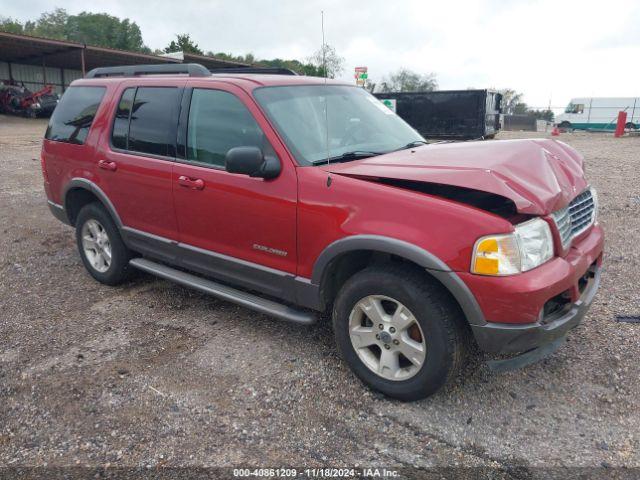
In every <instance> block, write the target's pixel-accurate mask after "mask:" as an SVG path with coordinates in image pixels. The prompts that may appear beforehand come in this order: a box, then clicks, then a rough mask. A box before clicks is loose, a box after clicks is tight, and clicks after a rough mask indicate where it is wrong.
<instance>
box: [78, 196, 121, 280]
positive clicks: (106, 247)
mask: <svg viewBox="0 0 640 480" xmlns="http://www.w3.org/2000/svg"><path fill="white" fill-rule="evenodd" d="M76 242H77V244H78V250H79V252H80V257H81V258H82V263H84V266H85V268H86V269H87V271H88V272H89V273H90V274H91V276H92V277H93V278H95V279H96V280H98V281H99V282H101V283H104V284H107V285H118V284H120V283H122V282H123V281H125V280H126V279H127V277H128V276H129V273H130V267H129V260H130V258H131V252H130V251H129V249H128V248H127V247H126V245H125V244H124V242H123V241H122V238H121V237H120V233H119V232H118V228H117V226H116V225H115V223H114V221H113V219H112V218H111V216H110V215H109V213H108V212H107V211H106V210H105V209H104V207H103V206H102V205H100V204H98V203H90V204H88V205H85V206H84V207H82V209H81V210H80V212H79V213H78V218H77V220H76Z"/></svg>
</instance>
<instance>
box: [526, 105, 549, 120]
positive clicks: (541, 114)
mask: <svg viewBox="0 0 640 480" xmlns="http://www.w3.org/2000/svg"><path fill="white" fill-rule="evenodd" d="M527 115H531V116H533V117H536V118H537V119H538V120H546V121H547V122H553V119H554V117H555V115H554V113H553V111H552V110H549V109H548V108H546V109H544V110H528V111H527Z"/></svg>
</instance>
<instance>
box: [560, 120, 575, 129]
mask: <svg viewBox="0 0 640 480" xmlns="http://www.w3.org/2000/svg"><path fill="white" fill-rule="evenodd" d="M558 127H559V128H562V129H563V130H572V127H571V122H567V121H566V120H565V121H562V122H560V124H559V125H558Z"/></svg>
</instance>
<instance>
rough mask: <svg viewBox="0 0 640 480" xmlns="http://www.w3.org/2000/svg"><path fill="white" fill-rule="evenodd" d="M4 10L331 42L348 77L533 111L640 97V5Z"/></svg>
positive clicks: (246, 42)
mask: <svg viewBox="0 0 640 480" xmlns="http://www.w3.org/2000/svg"><path fill="white" fill-rule="evenodd" d="M95 5H96V6H95V7H93V6H92V5H91V4H89V3H87V2H86V0H66V1H63V0H57V1H56V2H51V1H50V0H25V1H20V2H18V1H15V0H0V12H1V13H0V15H2V16H9V17H13V18H16V19H19V20H21V21H24V20H28V19H34V17H37V16H39V14H40V13H41V12H44V11H49V10H52V9H53V8H54V7H55V6H58V7H62V8H65V9H67V11H68V12H69V13H70V14H74V13H79V12H80V11H83V10H89V11H93V12H106V13H109V14H112V15H116V16H118V17H121V18H130V19H131V20H132V21H135V22H136V23H137V24H138V25H139V26H140V28H141V30H142V34H143V38H144V40H145V43H146V44H147V45H148V46H149V47H151V48H164V47H165V46H167V44H168V43H169V42H170V41H171V39H172V38H173V37H174V35H175V34H176V33H189V34H190V35H191V38H192V39H193V40H195V42H196V43H197V44H198V45H199V46H200V48H201V49H202V50H204V51H209V50H212V51H215V52H220V51H222V52H227V53H233V54H246V53H253V54H254V55H255V56H256V57H258V58H275V57H280V58H296V59H299V60H304V59H306V58H307V57H308V56H310V55H311V54H312V53H313V51H315V50H317V49H318V48H320V46H321V44H322V32H321V14H320V12H321V11H324V24H325V40H326V42H327V43H328V44H329V45H332V46H333V47H335V49H336V50H337V52H338V54H339V55H341V56H342V57H344V58H345V70H344V72H343V73H342V75H341V78H343V79H345V80H350V81H352V80H353V69H354V67H356V66H367V67H368V69H369V78H370V79H371V80H373V81H380V80H382V78H383V77H384V76H385V75H388V74H389V73H390V72H393V71H395V70H397V69H399V68H401V67H405V68H409V69H411V70H414V71H416V72H419V73H425V74H426V73H431V72H433V73H435V74H436V76H437V79H438V83H439V87H440V89H465V88H512V89H515V90H516V91H518V92H522V93H523V94H524V101H525V102H526V103H527V104H529V105H530V106H533V107H537V108H545V107H546V106H547V105H549V103H550V102H551V105H552V106H554V107H559V108H562V107H563V106H564V105H566V104H567V103H568V102H569V100H570V99H571V98H572V97H590V96H602V97H609V96H640V81H639V79H640V61H638V59H640V1H638V0H608V1H606V2H604V1H602V0H599V1H591V0H582V1H573V0H563V1H558V0H477V1H465V0H449V1H438V2H435V1H429V0H423V1H419V0H385V1H380V0H366V1H364V0H360V1H351V0H271V1H260V0H233V1H231V0H207V1H202V0H180V1H179V2H176V1H175V0H169V1H165V0H155V1H149V0H147V1H136V0H102V1H101V2H96V3H95Z"/></svg>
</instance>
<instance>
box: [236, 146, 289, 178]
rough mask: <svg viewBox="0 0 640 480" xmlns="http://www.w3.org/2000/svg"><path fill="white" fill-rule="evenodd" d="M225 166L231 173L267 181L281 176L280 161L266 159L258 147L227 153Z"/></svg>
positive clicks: (269, 157)
mask: <svg viewBox="0 0 640 480" xmlns="http://www.w3.org/2000/svg"><path fill="white" fill-rule="evenodd" d="M224 166H225V170H226V171H227V172H229V173H238V174H240V175H249V176H250V177H257V178H264V179H265V180H268V179H270V178H276V177H277V176H278V175H280V161H279V160H278V159H277V158H276V157H272V156H266V157H265V156H264V154H263V153H262V150H260V149H259V148H258V147H235V148H232V149H231V150H229V151H228V152H227V155H226V157H225V159H224Z"/></svg>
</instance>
